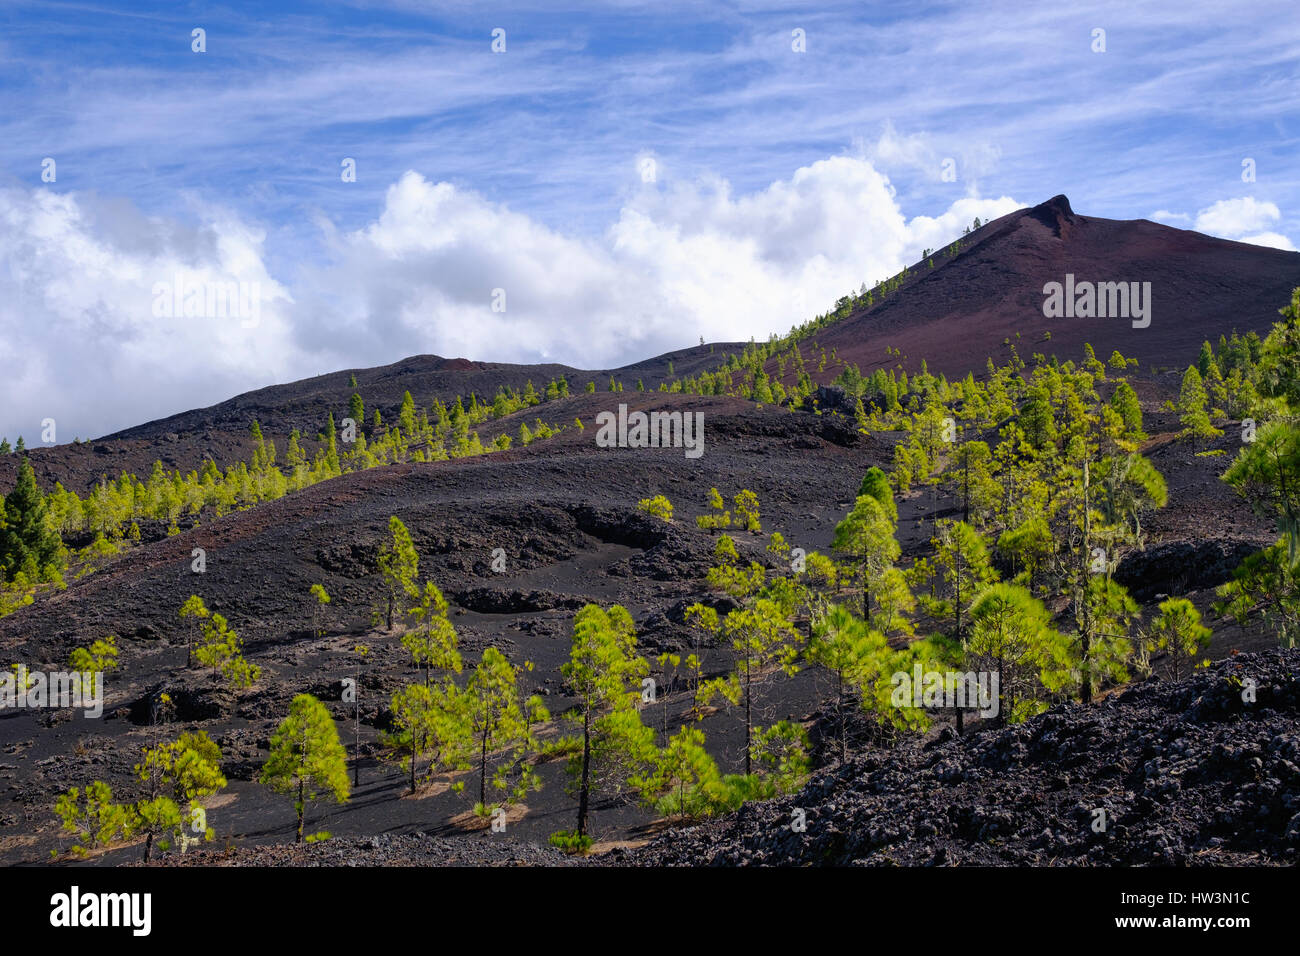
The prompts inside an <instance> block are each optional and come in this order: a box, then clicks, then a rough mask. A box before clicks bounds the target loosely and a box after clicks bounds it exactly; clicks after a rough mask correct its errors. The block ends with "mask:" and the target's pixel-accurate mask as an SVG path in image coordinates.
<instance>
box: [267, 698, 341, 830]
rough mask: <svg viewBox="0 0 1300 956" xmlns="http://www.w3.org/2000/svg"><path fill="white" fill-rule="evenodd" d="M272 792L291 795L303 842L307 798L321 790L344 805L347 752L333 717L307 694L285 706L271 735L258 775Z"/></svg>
mask: <svg viewBox="0 0 1300 956" xmlns="http://www.w3.org/2000/svg"><path fill="white" fill-rule="evenodd" d="M259 779H260V780H261V782H262V783H265V784H268V785H269V786H270V787H271V789H272V790H274V791H275V792H276V793H293V794H295V797H294V804H293V806H294V810H295V811H296V812H297V815H298V830H297V837H296V838H295V842H296V843H301V842H302V840H303V832H302V831H303V821H304V819H305V817H306V812H307V803H308V801H311V800H315V799H316V798H317V797H318V796H320V795H322V794H328V795H330V796H332V797H333V798H334V800H335V802H337V803H346V802H347V801H348V797H349V795H350V793H351V788H350V787H349V784H348V762H347V753H346V751H344V749H343V744H342V743H340V742H339V732H338V728H337V727H335V726H334V718H332V717H331V716H330V712H329V711H328V710H327V709H326V708H325V705H324V704H322V703H321V702H320V701H319V700H317V699H316V698H315V697H313V696H312V695H311V694H299V695H297V696H296V697H294V699H293V702H292V703H291V704H290V705H289V716H287V717H286V718H285V719H284V720H283V721H282V722H281V723H280V726H279V727H277V728H276V731H275V733H274V734H272V736H271V756H270V757H269V758H267V761H266V764H265V765H264V766H263V767H262V774H261V777H260V778H259Z"/></svg>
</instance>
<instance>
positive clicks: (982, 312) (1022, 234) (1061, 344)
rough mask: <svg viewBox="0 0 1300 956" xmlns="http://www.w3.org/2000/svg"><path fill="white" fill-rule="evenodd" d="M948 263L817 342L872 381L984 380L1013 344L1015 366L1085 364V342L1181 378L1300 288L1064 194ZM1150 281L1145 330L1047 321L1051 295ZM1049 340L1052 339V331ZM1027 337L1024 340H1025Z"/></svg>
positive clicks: (1270, 267) (1253, 263)
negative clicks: (1077, 205) (922, 371)
mask: <svg viewBox="0 0 1300 956" xmlns="http://www.w3.org/2000/svg"><path fill="white" fill-rule="evenodd" d="M964 241H965V242H966V243H967V245H966V247H965V248H964V249H963V250H962V251H961V252H959V253H958V254H957V255H956V256H955V257H953V258H951V259H947V258H943V257H942V256H938V255H936V256H935V257H934V268H932V269H931V268H929V267H928V266H927V265H926V263H925V262H921V263H920V264H919V265H917V266H914V267H912V269H911V272H912V275H913V278H911V279H910V280H909V281H907V282H906V283H905V284H904V286H903V287H902V288H901V289H899V290H898V291H897V292H895V293H893V294H891V295H889V296H888V297H886V298H885V300H884V301H883V302H879V303H877V304H876V305H874V306H873V307H872V308H869V309H865V310H862V311H860V312H858V313H856V314H854V315H852V316H850V317H849V318H848V319H846V320H845V321H842V322H840V323H838V324H836V325H835V326H834V327H833V328H831V329H829V330H827V331H825V332H822V333H819V334H818V335H817V337H816V339H817V343H818V345H821V346H824V347H825V348H826V350H827V351H828V352H829V351H830V350H831V349H832V348H835V349H837V350H838V354H839V357H840V359H842V360H845V361H849V362H854V363H856V364H858V365H859V366H860V367H861V368H862V370H863V371H864V372H870V371H871V370H873V369H875V368H879V367H887V366H890V365H892V364H894V363H895V362H896V361H897V359H895V358H891V357H890V356H887V355H886V354H885V349H886V347H892V348H896V349H901V350H902V352H903V355H904V356H906V361H905V362H904V365H905V366H906V367H908V368H912V369H914V368H917V367H919V365H920V363H921V360H922V359H925V360H926V361H927V362H928V364H929V368H930V370H931V371H932V372H943V373H945V374H946V375H948V376H954V375H965V374H966V372H968V371H975V372H976V373H977V374H978V373H979V372H980V371H981V370H982V368H983V366H984V362H985V359H986V358H987V357H990V356H991V357H992V358H993V360H994V362H995V363H1001V362H1002V361H1004V360H1005V359H1006V357H1007V354H1008V348H1009V346H1008V345H1004V344H1003V340H1004V339H1010V341H1011V344H1014V345H1015V346H1016V350H1017V351H1018V352H1019V353H1020V356H1021V358H1023V359H1024V360H1025V361H1029V358H1030V356H1031V355H1032V354H1033V353H1034V352H1042V353H1043V354H1045V355H1051V354H1053V353H1055V354H1056V355H1058V356H1060V358H1061V360H1062V361H1065V360H1066V359H1076V360H1077V359H1078V358H1079V357H1080V356H1081V354H1082V351H1083V345H1084V343H1085V342H1090V343H1091V344H1092V346H1093V348H1095V349H1096V351H1097V354H1098V356H1099V357H1100V358H1101V359H1102V360H1103V361H1104V360H1105V359H1106V357H1107V356H1108V355H1109V354H1110V353H1111V351H1112V350H1113V349H1119V350H1120V352H1122V353H1123V354H1124V355H1126V356H1129V357H1137V358H1138V359H1140V361H1141V369H1142V371H1143V372H1147V371H1148V370H1149V369H1150V367H1151V366H1176V367H1179V368H1182V367H1185V366H1186V364H1187V363H1188V362H1189V361H1191V359H1192V358H1194V357H1195V355H1196V351H1197V349H1198V348H1199V347H1200V344H1201V342H1202V341H1204V340H1206V339H1209V340H1210V341H1211V342H1215V343H1217V341H1218V338H1219V335H1220V334H1221V333H1223V334H1230V333H1231V332H1232V331H1233V330H1234V329H1236V330H1237V331H1239V332H1241V333H1243V334H1244V333H1245V332H1248V331H1250V330H1254V331H1257V332H1259V333H1261V334H1262V333H1263V332H1265V331H1267V330H1268V329H1269V328H1270V327H1271V325H1272V323H1273V322H1275V321H1277V320H1278V314H1277V313H1278V310H1279V309H1280V308H1282V306H1284V305H1285V304H1286V303H1287V302H1289V301H1290V299H1291V290H1292V289H1293V288H1295V287H1296V286H1300V253H1296V252H1284V251H1281V250H1277V249H1267V248H1264V247H1261V246H1252V245H1248V244H1246V243H1241V242H1230V241H1229V240H1226V239H1214V238H1211V237H1209V236H1205V235H1201V234H1200V233H1197V232H1191V231H1188V230H1185V229H1173V228H1170V227H1169V226H1162V225H1159V224H1157V223H1154V222H1149V221H1147V220H1145V219H1135V220H1115V219H1099V218H1096V217H1093V216H1081V215H1078V214H1077V213H1075V212H1074V211H1073V210H1072V209H1071V208H1070V202H1069V200H1068V199H1066V198H1065V197H1064V196H1057V197H1055V198H1054V199H1051V200H1049V201H1047V202H1045V203H1043V204H1041V205H1039V206H1035V207H1033V208H1032V209H1021V210H1018V211H1016V212H1013V213H1010V214H1009V215H1006V216H1003V217H1002V218H1001V219H996V220H994V221H993V222H990V223H988V224H987V225H985V226H983V227H981V228H980V229H979V230H977V231H975V232H973V233H972V234H971V235H969V236H967V237H965V239H964ZM1066 273H1073V274H1074V276H1075V280H1076V282H1080V281H1084V280H1087V281H1090V282H1121V281H1123V282H1150V283H1151V299H1152V303H1153V306H1152V311H1151V325H1150V327H1148V328H1144V329H1135V328H1133V327H1132V323H1131V321H1130V320H1128V319H1118V318H1106V319H1098V318H1091V319H1080V318H1054V319H1048V318H1045V317H1044V316H1043V300H1044V295H1043V286H1044V285H1045V284H1046V283H1048V282H1062V283H1063V282H1064V281H1065V276H1066ZM1047 332H1050V333H1051V339H1050V340H1045V339H1044V333H1047ZM1017 336H1019V338H1017Z"/></svg>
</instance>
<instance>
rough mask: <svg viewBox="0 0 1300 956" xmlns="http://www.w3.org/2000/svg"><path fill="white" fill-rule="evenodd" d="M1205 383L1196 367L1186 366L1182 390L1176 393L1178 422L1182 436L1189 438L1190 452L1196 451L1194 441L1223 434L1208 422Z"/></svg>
mask: <svg viewBox="0 0 1300 956" xmlns="http://www.w3.org/2000/svg"><path fill="white" fill-rule="evenodd" d="M1205 403H1206V394H1205V383H1204V382H1203V381H1202V380H1201V373H1200V372H1198V371H1197V370H1196V366H1194V365H1189V366H1187V371H1186V372H1184V373H1183V384H1182V388H1181V389H1180V390H1179V392H1178V420H1179V422H1180V423H1181V424H1182V426H1183V436H1184V437H1188V438H1191V440H1192V450H1193V451H1195V450H1196V440H1197V439H1198V438H1199V439H1203V440H1204V439H1210V438H1214V437H1216V436H1218V435H1222V434H1223V432H1222V431H1220V430H1219V429H1217V428H1215V427H1214V425H1213V423H1211V421H1210V414H1209V412H1207V411H1206V409H1205Z"/></svg>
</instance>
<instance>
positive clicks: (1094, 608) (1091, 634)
mask: <svg viewBox="0 0 1300 956" xmlns="http://www.w3.org/2000/svg"><path fill="white" fill-rule="evenodd" d="M1074 605H1075V624H1076V626H1077V627H1078V629H1079V635H1080V638H1081V640H1080V642H1079V648H1078V665H1077V666H1078V668H1079V676H1080V681H1079V702H1080V703H1082V704H1090V703H1092V696H1093V694H1094V693H1096V692H1097V691H1099V690H1101V689H1102V687H1103V686H1104V685H1106V684H1107V683H1111V684H1120V683H1123V682H1124V681H1126V680H1128V677H1129V674H1128V662H1129V660H1130V658H1132V656H1133V643H1132V641H1130V640H1129V636H1128V632H1129V627H1130V625H1131V624H1132V622H1133V618H1134V617H1135V616H1136V615H1137V613H1138V604H1137V602H1136V601H1134V600H1133V598H1131V597H1130V596H1129V593H1128V589H1127V588H1125V587H1124V586H1123V585H1122V584H1120V583H1119V582H1118V581H1114V580H1112V579H1111V578H1109V577H1107V576H1105V575H1101V574H1096V575H1092V576H1091V577H1090V578H1089V580H1088V584H1087V586H1086V588H1085V589H1084V591H1083V593H1082V595H1079V596H1077V597H1076V600H1075V602H1074Z"/></svg>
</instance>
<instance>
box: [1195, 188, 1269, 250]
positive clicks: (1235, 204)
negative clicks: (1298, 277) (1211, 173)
mask: <svg viewBox="0 0 1300 956" xmlns="http://www.w3.org/2000/svg"><path fill="white" fill-rule="evenodd" d="M1281 218H1282V213H1281V211H1280V210H1279V209H1278V208H1277V205H1276V204H1274V203H1271V202H1261V201H1259V200H1258V199H1256V198H1255V197H1254V196H1243V197H1241V198H1238V199H1220V200H1219V201H1218V202H1216V203H1215V204H1214V205H1212V206H1210V207H1208V208H1206V209H1202V210H1201V211H1200V212H1198V213H1197V214H1196V222H1195V224H1194V225H1193V226H1192V228H1193V229H1195V230H1196V231H1197V232H1204V233H1207V234H1209V235H1211V236H1221V237H1223V238H1224V239H1236V240H1238V241H1239V242H1249V243H1253V244H1254V245H1257V246H1271V247H1273V248H1275V249H1286V250H1289V251H1295V246H1294V245H1293V244H1292V242H1291V240H1290V239H1288V238H1287V237H1286V236H1284V235H1282V234H1281V233H1279V232H1275V231H1272V230H1270V229H1269V227H1270V226H1272V225H1274V224H1275V223H1276V222H1277V221H1278V220H1279V219H1281Z"/></svg>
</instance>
